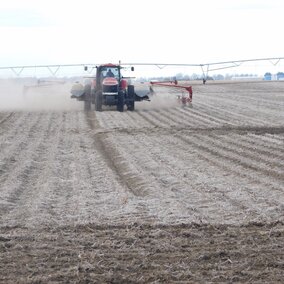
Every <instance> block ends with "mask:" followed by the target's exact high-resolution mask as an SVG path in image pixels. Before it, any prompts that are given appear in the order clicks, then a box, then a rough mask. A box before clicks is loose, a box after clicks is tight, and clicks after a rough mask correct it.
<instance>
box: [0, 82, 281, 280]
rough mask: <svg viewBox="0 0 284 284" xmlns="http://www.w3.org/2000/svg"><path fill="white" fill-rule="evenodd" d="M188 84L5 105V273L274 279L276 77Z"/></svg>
mask: <svg viewBox="0 0 284 284" xmlns="http://www.w3.org/2000/svg"><path fill="white" fill-rule="evenodd" d="M193 90H194V97H193V108H189V107H182V106H180V105H178V104H177V103H176V102H175V100H174V99H172V98H169V95H168V94H165V93H161V95H160V97H159V98H158V99H157V98H156V99H155V98H154V99H153V102H144V103H140V104H139V103H137V107H136V110H135V111H134V112H130V111H125V112H123V113H120V112H117V111H114V110H112V109H109V110H106V111H103V112H93V111H91V112H88V113H85V112H84V111H83V110H81V108H82V109H83V105H81V104H82V103H80V102H76V103H77V104H78V105H80V107H81V108H80V107H79V108H78V109H76V108H70V109H69V108H68V107H67V106H66V109H64V107H63V109H62V110H58V109H56V110H53V111H52V110H36V109H34V110H33V111H27V110H25V109H22V110H21V109H17V110H9V109H8V110H7V109H5V110H3V111H2V112H0V151H1V152H0V282H1V283H161V282H164V283H204V282H226V283H230V282H258V283H281V282H282V281H283V278H284V254H283V251H284V225H283V224H284V162H283V161H284V82H248V83H244V82H242V83H224V84H218V83H210V82H209V83H208V84H206V85H199V84H196V85H194V86H193ZM67 100H69V98H67Z"/></svg>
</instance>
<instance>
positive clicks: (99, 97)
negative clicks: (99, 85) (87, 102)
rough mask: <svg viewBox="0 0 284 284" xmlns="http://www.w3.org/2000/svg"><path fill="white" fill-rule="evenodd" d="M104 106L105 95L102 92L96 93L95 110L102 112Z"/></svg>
mask: <svg viewBox="0 0 284 284" xmlns="http://www.w3.org/2000/svg"><path fill="white" fill-rule="evenodd" d="M102 104H103V93H102V91H97V92H96V93H95V110H96V111H102Z"/></svg>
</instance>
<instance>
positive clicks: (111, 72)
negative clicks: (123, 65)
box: [102, 67, 119, 79]
mask: <svg viewBox="0 0 284 284" xmlns="http://www.w3.org/2000/svg"><path fill="white" fill-rule="evenodd" d="M102 77H103V78H106V77H114V78H116V79H119V74H118V68H114V67H106V68H104V69H102Z"/></svg>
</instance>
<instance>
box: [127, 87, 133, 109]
mask: <svg viewBox="0 0 284 284" xmlns="http://www.w3.org/2000/svg"><path fill="white" fill-rule="evenodd" d="M127 94H128V104H127V109H128V110H130V111H134V109H135V92H134V86H133V85H129V86H128V87H127Z"/></svg>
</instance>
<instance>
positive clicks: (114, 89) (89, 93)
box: [71, 63, 149, 112]
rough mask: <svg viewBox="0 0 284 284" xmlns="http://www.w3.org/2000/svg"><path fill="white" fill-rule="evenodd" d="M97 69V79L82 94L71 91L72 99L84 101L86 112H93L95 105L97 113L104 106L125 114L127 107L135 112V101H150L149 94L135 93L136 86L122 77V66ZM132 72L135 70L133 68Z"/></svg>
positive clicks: (101, 66)
mask: <svg viewBox="0 0 284 284" xmlns="http://www.w3.org/2000/svg"><path fill="white" fill-rule="evenodd" d="M96 68H97V73H96V77H95V79H94V80H92V82H88V83H86V84H85V86H84V87H83V89H81V91H80V92H78V91H77V93H76V92H75V91H74V92H72V90H71V93H72V96H71V97H72V98H77V99H78V100H81V101H82V100H83V101H84V105H85V110H87V111H88V110H91V105H92V104H95V110H96V111H102V108H103V106H116V109H117V110H118V111H121V112H123V111H124V106H125V105H126V106H127V109H128V110H130V111H133V110H134V108H135V101H142V100H149V97H148V95H147V94H146V95H145V94H142V95H138V94H136V93H135V90H134V85H132V84H128V80H127V78H126V77H123V76H122V74H121V69H122V67H121V66H120V65H115V64H110V63H109V64H103V65H100V66H97V67H96ZM85 70H87V67H85ZM131 70H132V71H133V70H134V68H133V67H131Z"/></svg>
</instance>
